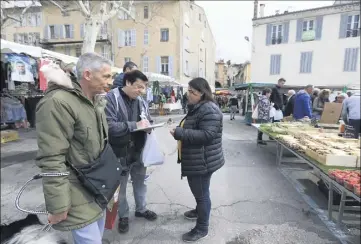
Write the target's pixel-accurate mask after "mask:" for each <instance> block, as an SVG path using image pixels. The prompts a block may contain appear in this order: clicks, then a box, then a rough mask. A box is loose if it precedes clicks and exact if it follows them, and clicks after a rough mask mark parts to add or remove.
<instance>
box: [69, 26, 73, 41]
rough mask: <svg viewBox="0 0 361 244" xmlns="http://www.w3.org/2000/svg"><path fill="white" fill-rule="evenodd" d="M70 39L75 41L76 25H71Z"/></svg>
mask: <svg viewBox="0 0 361 244" xmlns="http://www.w3.org/2000/svg"><path fill="white" fill-rule="evenodd" d="M70 38H72V39H74V25H70Z"/></svg>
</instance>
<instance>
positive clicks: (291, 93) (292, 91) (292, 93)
mask: <svg viewBox="0 0 361 244" xmlns="http://www.w3.org/2000/svg"><path fill="white" fill-rule="evenodd" d="M287 93H288V95H290V96H292V95H295V94H296V92H295V90H288V92H287Z"/></svg>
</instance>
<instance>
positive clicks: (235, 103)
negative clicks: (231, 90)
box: [228, 96, 239, 120]
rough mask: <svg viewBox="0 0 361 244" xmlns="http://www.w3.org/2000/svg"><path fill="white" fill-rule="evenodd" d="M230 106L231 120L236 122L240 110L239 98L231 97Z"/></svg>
mask: <svg viewBox="0 0 361 244" xmlns="http://www.w3.org/2000/svg"><path fill="white" fill-rule="evenodd" d="M228 105H229V109H230V116H231V120H234V119H235V116H236V113H237V111H238V108H239V106H238V99H237V96H233V97H231V99H229V102H228Z"/></svg>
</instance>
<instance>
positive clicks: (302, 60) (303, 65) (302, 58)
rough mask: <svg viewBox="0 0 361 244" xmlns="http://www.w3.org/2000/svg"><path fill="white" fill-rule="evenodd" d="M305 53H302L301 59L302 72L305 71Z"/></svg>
mask: <svg viewBox="0 0 361 244" xmlns="http://www.w3.org/2000/svg"><path fill="white" fill-rule="evenodd" d="M305 56H306V55H305V53H301V60H300V73H304V72H305Z"/></svg>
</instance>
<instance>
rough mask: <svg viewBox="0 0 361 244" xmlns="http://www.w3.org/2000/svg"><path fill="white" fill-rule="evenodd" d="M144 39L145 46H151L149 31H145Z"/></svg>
mask: <svg viewBox="0 0 361 244" xmlns="http://www.w3.org/2000/svg"><path fill="white" fill-rule="evenodd" d="M146 37H147V38H146ZM143 39H144V40H143V44H144V45H149V30H148V29H144V31H143Z"/></svg>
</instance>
